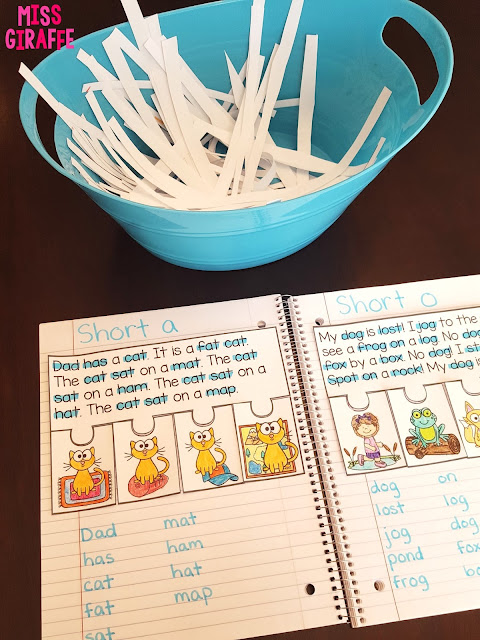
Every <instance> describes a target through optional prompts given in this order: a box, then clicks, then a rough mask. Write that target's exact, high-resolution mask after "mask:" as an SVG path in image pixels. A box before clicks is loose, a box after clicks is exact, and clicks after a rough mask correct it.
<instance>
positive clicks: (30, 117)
mask: <svg viewBox="0 0 480 640" xmlns="http://www.w3.org/2000/svg"><path fill="white" fill-rule="evenodd" d="M37 99H38V93H37V92H36V91H35V89H34V88H33V87H32V86H31V85H29V84H28V82H25V83H24V85H23V88H22V92H21V94H20V102H19V111H20V120H21V121H22V125H23V128H24V129H25V133H26V134H27V136H28V139H29V140H30V142H31V143H32V144H33V146H34V147H35V149H36V150H37V151H38V152H39V153H40V154H41V155H42V156H43V157H44V158H45V160H46V161H47V162H48V163H49V164H51V165H52V167H53V168H54V169H56V170H57V171H58V172H59V173H62V174H63V175H64V176H66V177H67V178H70V179H71V180H75V181H77V179H76V177H75V176H74V175H72V174H71V173H68V171H67V170H66V169H64V167H62V165H61V164H59V163H58V162H57V161H56V160H54V159H53V158H52V156H51V155H50V154H49V153H48V151H47V150H46V149H45V147H44V146H43V142H42V140H41V138H40V136H39V134H38V129H37V118H36V107H37Z"/></svg>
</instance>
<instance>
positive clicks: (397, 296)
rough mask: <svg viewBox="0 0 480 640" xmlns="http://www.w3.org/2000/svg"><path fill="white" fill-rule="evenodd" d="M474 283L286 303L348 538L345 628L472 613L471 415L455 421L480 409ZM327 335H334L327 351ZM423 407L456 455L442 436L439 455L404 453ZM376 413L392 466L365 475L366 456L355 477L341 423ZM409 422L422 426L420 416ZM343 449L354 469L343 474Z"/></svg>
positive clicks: (474, 503) (349, 431)
mask: <svg viewBox="0 0 480 640" xmlns="http://www.w3.org/2000/svg"><path fill="white" fill-rule="evenodd" d="M479 285H480V276H471V277H465V278H452V279H449V280H439V281H429V282H418V283H411V284H404V285H399V286H388V287H377V288H371V289H361V290H353V291H341V292H336V293H327V294H318V295H311V296H300V297H299V298H295V299H294V305H295V307H296V313H297V322H298V323H300V324H301V325H302V327H303V331H304V344H305V351H308V357H309V358H310V364H311V368H310V370H309V376H311V377H312V379H314V380H315V385H316V387H317V390H318V396H317V400H318V407H320V408H321V410H320V414H321V418H320V419H318V420H319V422H322V423H323V424H322V426H321V427H319V428H320V429H321V430H322V433H323V435H324V437H325V438H326V443H327V445H328V456H329V459H330V462H331V467H332V477H333V476H334V478H335V480H334V482H335V485H336V496H337V500H338V503H339V504H338V505H337V506H338V509H339V510H340V511H341V517H342V519H343V521H344V525H345V535H346V536H347V538H348V545H349V552H350V555H351V566H350V567H349V569H350V573H351V575H350V580H351V581H352V582H355V583H356V584H355V585H354V588H355V589H356V590H357V592H358V603H356V610H355V612H353V611H352V622H353V624H354V625H355V626H361V625H364V624H367V625H373V624H380V623H383V622H390V621H393V620H405V619H410V618H417V617H424V616H429V615H439V614H443V613H449V612H454V611H464V610H468V609H475V608H477V607H478V606H479V605H480V583H479V580H480V575H479V572H480V569H479V568H478V567H479V566H480V556H479V555H478V552H480V547H479V546H478V542H479V535H480V530H479V526H478V525H479V524H480V502H479V500H478V497H477V495H476V488H475V487H476V480H477V478H478V476H479V470H478V456H479V453H480V448H479V446H478V444H480V441H478V440H477V442H478V444H476V442H475V422H474V420H475V412H473V413H471V414H470V416H471V418H473V419H474V420H472V421H471V422H472V424H473V427H472V424H467V423H466V421H465V418H466V416H467V413H468V411H466V403H467V404H469V405H470V406H471V409H472V410H475V409H480V401H479V398H480V395H478V394H480V379H479V369H478V366H479V362H480V361H479V356H478V350H479V349H480V339H479V338H480V332H479V329H480V295H479V291H480V287H479ZM398 326H400V327H402V326H403V330H402V331H399V330H398V329H396V327H398ZM368 329H370V332H368ZM372 329H373V331H372ZM387 329H388V331H387ZM327 333H330V336H333V335H335V336H336V337H337V340H336V343H335V344H334V343H333V339H332V340H330V339H329V338H326V334H327ZM369 334H370V335H369ZM320 335H321V336H322V338H323V339H320ZM402 340H403V341H404V343H405V346H403V345H402V344H401V341H402ZM351 345H353V348H350V350H348V347H349V346H351ZM368 345H370V347H369V348H368ZM383 345H384V346H383ZM338 348H340V349H341V350H342V352H341V353H339V352H337V349H338ZM409 354H410V355H409ZM419 354H420V355H419ZM402 355H403V360H401V359H400V356H402ZM381 358H383V361H381V360H380V359H381ZM353 361H355V363H354V362H353ZM361 361H363V362H364V365H365V366H364V368H362V367H361V365H360V364H358V363H359V362H361ZM342 362H345V363H346V366H342V364H341V363H342ZM352 364H353V365H354V366H352ZM355 364H357V366H355ZM383 371H385V372H386V373H384V374H383V377H382V372H383ZM375 372H376V374H377V376H378V377H377V378H375V377H374V376H373V375H372V374H374V373H375ZM356 375H357V376H358V380H355V376H356ZM329 377H330V382H329V380H328V379H329ZM364 377H365V378H367V379H366V380H364V379H363V378H364ZM341 378H343V379H344V381H340V379H341ZM335 380H337V382H335ZM347 380H348V381H347ZM363 394H365V396H364V395H363ZM382 399H383V400H384V402H385V403H386V411H385V409H384V407H383V404H382V402H381V401H382ZM349 400H350V404H349V402H348V401H349ZM373 407H375V409H374V408H373ZM332 409H333V411H332ZM424 409H427V413H428V411H429V410H430V411H431V413H432V414H433V415H434V416H436V423H437V424H436V426H438V427H440V426H441V424H444V425H445V429H444V432H443V433H444V434H449V440H450V442H452V444H453V442H454V441H453V438H455V439H456V440H458V444H459V446H458V451H457V450H456V449H455V448H454V450H455V452H452V451H451V450H448V451H447V452H445V451H444V450H445V449H446V448H447V445H446V443H445V442H444V441H442V440H441V436H440V443H439V445H440V446H439V447H437V449H442V452H441V453H434V450H435V448H436V447H435V442H431V443H430V442H427V446H426V447H425V448H424V447H422V443H421V442H419V443H418V444H417V445H415V447H414V450H412V453H409V452H408V451H407V448H406V444H405V442H406V440H407V438H414V437H415V436H412V434H411V432H410V429H412V430H413V431H415V425H414V424H413V422H412V421H411V419H412V417H413V419H414V420H415V417H414V416H413V414H414V412H415V411H416V412H418V413H419V414H422V413H423V410H424ZM375 411H376V412H377V413H378V416H381V419H380V421H379V422H380V428H379V431H378V434H377V436H376V438H377V439H378V441H380V442H382V444H387V440H384V435H383V434H384V432H386V433H387V434H389V428H390V427H389V420H390V418H389V416H390V417H391V419H392V422H393V427H394V429H395V430H396V438H392V437H390V435H386V436H385V437H386V438H390V439H389V440H388V442H389V445H388V444H387V446H389V448H390V450H391V449H392V444H393V442H397V445H398V446H397V449H396V453H397V454H398V456H399V457H400V460H398V461H397V462H396V463H395V464H393V465H391V466H390V464H388V465H387V466H386V467H384V468H375V466H373V468H369V465H371V461H368V460H366V459H365V460H364V465H363V468H362V467H360V466H359V465H358V454H359V453H360V455H364V450H363V447H364V443H363V438H360V437H358V436H357V435H356V434H355V432H354V431H353V428H352V419H353V418H355V416H357V418H358V417H359V416H364V415H366V414H367V413H372V414H375ZM382 411H383V412H384V413H383V414H382V413H381V412H382ZM334 412H335V414H336V415H335V419H334ZM415 415H417V414H415ZM420 420H426V424H428V416H427V418H425V417H424V416H423V415H421V418H420ZM420 420H418V421H417V422H418V424H420ZM360 421H361V422H362V419H360ZM363 422H364V423H366V422H368V420H363ZM427 435H428V434H427ZM354 447H356V448H357V452H356V453H355V456H354V458H355V463H356V464H355V466H354V467H353V468H350V469H349V464H350V465H351V462H352V452H353V448H354ZM345 449H347V452H348V454H349V455H347V453H346V452H345ZM417 450H419V451H418V452H417ZM425 451H428V453H425ZM380 452H381V457H382V458H383V459H385V460H386V459H387V457H388V456H390V453H389V452H388V451H386V450H385V449H384V448H380ZM415 452H417V455H418V456H419V457H420V459H419V458H417V457H416V455H415ZM421 456H423V457H421ZM388 462H390V461H388ZM399 462H400V465H398V463H399ZM401 465H405V466H401ZM377 589H378V590H377Z"/></svg>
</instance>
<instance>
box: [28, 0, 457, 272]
mask: <svg viewBox="0 0 480 640" xmlns="http://www.w3.org/2000/svg"><path fill="white" fill-rule="evenodd" d="M289 6H290V0H267V3H266V20H265V28H264V35H263V45H262V52H263V53H266V54H267V55H268V54H269V52H270V51H271V50H272V48H273V45H274V43H276V42H279V38H280V36H281V33H282V30H283V25H284V22H285V18H286V15H287V13H288V9H289ZM250 7H251V1H250V0H223V1H221V2H214V3H211V4H206V5H201V6H198V7H190V8H186V9H181V10H177V11H172V12H169V13H165V14H162V16H161V26H162V31H163V33H164V34H165V35H166V36H172V35H178V39H179V46H180V52H181V54H182V55H183V56H184V58H185V59H186V61H187V62H188V63H189V64H190V66H191V67H192V69H193V70H194V71H195V73H196V74H197V75H198V76H199V77H200V79H201V80H202V81H203V82H204V83H205V84H206V86H208V87H211V88H215V89H219V90H224V91H227V90H229V81H228V72H227V68H226V65H225V63H224V54H223V52H224V50H226V51H227V52H228V54H229V55H230V57H231V59H232V61H233V63H234V64H235V65H236V66H237V68H239V67H240V66H241V65H242V64H243V62H244V61H245V58H246V55H247V46H248V32H249V24H250ZM392 17H400V18H403V19H405V20H406V21H407V22H408V23H409V24H410V25H411V26H412V27H413V28H414V29H416V30H417V31H418V33H419V34H420V35H421V36H422V37H423V38H424V40H425V41H426V43H427V44H428V46H429V48H430V49H431V51H432V54H433V56H434V58H435V61H436V65H437V70H438V75H439V80H438V83H437V86H436V88H435V90H434V91H433V93H432V95H431V96H430V98H429V99H428V100H427V101H426V102H425V103H424V104H422V105H421V104H420V100H419V95H418V89H417V86H416V84H415V80H414V78H413V77H412V75H411V73H410V71H409V69H408V68H407V66H406V65H405V64H404V62H403V61H402V60H401V59H400V58H399V57H398V56H397V55H396V54H395V53H394V52H393V51H392V50H391V49H389V48H388V47H387V46H386V45H385V43H384V42H383V39H382V33H383V29H384V27H385V25H386V23H387V22H388V21H389V19H390V18H392ZM112 28H113V27H112ZM112 28H110V29H105V30H103V31H98V32H96V33H92V34H90V35H88V36H85V37H84V38H81V39H79V40H77V41H76V42H75V49H74V50H71V49H65V48H64V49H62V50H60V51H57V52H55V53H53V54H52V55H50V56H48V57H47V58H46V59H45V60H43V62H41V63H40V64H39V65H38V66H37V67H36V68H35V74H36V75H37V76H38V77H39V78H40V79H41V80H42V82H43V83H44V84H45V86H46V87H47V88H48V89H49V90H50V91H51V92H52V93H53V95H54V96H55V97H56V98H57V99H58V100H60V101H61V102H63V103H64V104H66V105H67V106H68V107H70V108H71V109H73V110H75V111H76V112H77V113H84V114H85V115H86V117H88V118H90V119H91V121H92V122H96V121H95V118H94V116H93V114H92V113H91V111H90V108H89V106H88V103H87V102H86V100H85V97H84V95H83V94H82V91H81V89H82V85H83V84H84V83H85V82H89V81H91V80H93V77H92V76H91V74H90V72H89V71H88V69H87V68H86V67H85V66H84V65H83V64H82V63H80V62H79V61H78V60H77V59H76V53H77V51H78V49H79V48H83V49H85V50H86V51H87V53H90V54H93V55H95V57H96V58H97V59H98V60H99V61H100V62H101V63H102V64H103V65H104V66H106V67H107V68H109V69H112V67H111V65H110V63H109V60H108V58H107V56H106V54H105V51H104V49H103V47H102V41H103V40H104V39H105V38H106V37H107V36H108V35H109V33H110V32H111V30H112ZM119 28H120V30H121V31H123V32H124V33H125V34H126V35H127V36H128V37H129V38H130V39H131V40H132V41H134V39H133V35H132V33H131V30H130V26H129V25H128V24H123V25H121V26H120V27H119ZM310 33H314V34H316V33H318V34H319V64H318V81H317V105H316V110H315V116H314V126H313V135H312V141H313V145H314V148H315V150H316V154H317V155H322V156H323V157H326V158H330V159H333V160H336V161H338V160H340V158H341V157H342V156H343V155H344V153H345V152H346V151H347V149H348V148H349V146H350V144H351V143H352V142H353V140H354V139H355V138H356V136H357V134H358V132H359V130H360V128H361V126H362V125H363V123H364V121H365V119H366V117H367V116H368V114H369V112H370V110H371V108H372V106H373V104H374V102H375V100H376V99H377V97H378V95H379V94H380V92H381V90H382V88H383V87H384V86H387V87H388V88H389V89H391V90H392V92H393V94H392V97H391V98H390V100H389V102H388V104H387V107H386V109H385V111H384V112H383V114H382V116H381V118H380V120H379V121H378V122H377V124H376V126H375V128H374V130H373V131H372V133H371V134H370V136H369V138H368V140H367V142H366V144H365V145H364V147H363V149H362V150H361V152H360V153H359V154H358V155H357V158H356V159H355V164H357V163H360V162H366V161H367V160H368V158H369V157H370V155H371V154H372V153H373V150H374V148H375V146H376V144H377V142H378V140H379V138H380V137H381V136H384V137H385V138H386V139H387V142H386V144H385V145H384V147H383V149H382V151H381V153H380V155H379V158H378V160H377V162H376V164H375V165H374V166H373V167H371V168H369V169H367V170H366V171H364V172H363V173H361V174H358V175H357V176H354V177H352V178H349V179H348V180H346V181H345V182H343V183H341V184H338V185H336V186H333V187H329V188H327V189H324V190H323V191H320V192H319V193H316V194H312V195H308V196H304V197H301V198H296V199H294V200H290V201H287V202H281V203H275V204H271V205H268V206H264V207H256V208H254V209H243V210H238V211H225V212H224V211H220V212H217V211H215V212H208V211H205V212H203V211H202V212H191V211H170V210H165V209H162V208H159V207H151V206H145V205H141V204H135V203H132V202H128V201H124V200H121V199H120V198H118V197H116V196H113V195H108V194H106V193H104V192H102V191H100V190H99V189H96V188H93V187H91V186H89V185H88V184H87V183H86V182H85V181H84V180H83V178H82V177H81V176H80V175H79V174H78V172H77V171H76V169H74V168H73V167H72V165H71V162H70V158H71V152H70V151H69V149H68V147H67V146H66V139H67V138H68V137H70V131H69V129H68V127H67V126H66V125H65V124H64V123H63V122H62V121H61V120H60V119H59V118H57V121H56V126H55V144H56V148H57V152H58V155H59V158H60V162H61V163H62V166H61V165H60V164H58V163H57V162H56V161H55V160H53V159H52V158H51V157H50V156H49V155H48V153H47V152H46V150H45V148H44V146H43V144H42V142H41V140H40V137H39V135H38V131H37V126H36V102H37V97H38V95H37V93H36V91H35V90H34V89H33V88H32V87H31V86H30V85H28V84H25V85H24V87H23V90H22V93H21V96H20V116H21V119H22V123H23V126H24V128H25V131H26V133H27V135H28V137H29V138H30V140H31V141H32V143H33V145H34V146H35V148H36V149H37V150H38V151H39V152H40V153H41V155H42V156H43V157H44V158H45V159H46V160H47V161H48V162H49V163H50V164H51V165H52V166H53V167H55V169H57V170H58V171H59V172H60V173H62V174H63V175H65V176H67V177H68V178H70V179H71V180H73V181H74V182H76V183H77V184H78V185H79V186H80V187H81V188H82V189H83V190H84V191H85V192H86V193H87V194H88V195H89V196H90V197H91V198H92V199H93V200H94V201H95V202H96V203H97V204H98V205H99V206H100V207H101V208H102V209H104V210H105V211H106V212H107V213H109V214H110V215H111V216H112V218H114V219H115V220H116V221H117V222H118V223H119V224H120V225H121V226H122V227H123V228H124V229H125V231H127V233H129V234H130V235H131V236H132V237H133V238H134V239H135V240H136V241H137V242H139V243H140V244H141V245H142V246H143V247H145V248H146V249H147V250H148V251H150V252H151V253H153V254H154V255H156V256H158V257H160V258H162V259H163V260H166V261H167V262H171V263H173V264H177V265H181V266H183V267H189V268H191V269H203V270H231V269H244V268H247V267H254V266H257V265H261V264H266V263H268V262H273V261H275V260H279V259H280V258H283V257H285V256H287V255H290V254H292V253H294V252H295V251H298V250H299V249H301V248H303V247H305V246H306V245H308V244H309V243H311V242H312V241H313V240H315V239H316V238H317V237H318V236H319V235H320V234H322V233H323V232H324V231H325V230H326V229H327V228H328V227H329V226H330V225H331V224H332V223H333V222H334V221H335V220H336V219H337V218H338V217H339V216H340V215H341V214H342V213H343V212H344V211H345V209H346V208H347V207H348V205H349V204H350V203H351V202H352V200H353V199H354V198H355V197H356V196H357V195H358V194H359V193H360V192H361V191H362V190H363V189H364V188H365V187H366V186H367V184H368V183H369V182H371V181H372V180H373V179H374V178H375V176H377V175H378V173H379V172H380V171H381V170H382V169H383V168H384V167H385V166H386V164H387V162H388V161H389V160H391V158H393V156H394V155H395V154H396V153H398V151H400V149H401V148H402V147H404V146H405V145H406V144H408V142H410V140H412V138H413V137H414V136H416V135H417V134H418V133H419V131H420V130H421V129H423V127H424V126H425V125H426V124H427V122H428V121H429V120H430V118H431V117H432V116H433V114H434V113H435V111H436V110H437V108H438V106H439V105H440V103H441V101H442V99H443V97H444V96H445V93H446V91H447V89H448V86H449V83H450V79H451V75H452V69H453V52H452V46H451V43H450V39H449V37H448V34H447V32H446V31H445V29H444V28H443V26H442V25H441V24H440V23H439V22H438V20H436V19H435V18H434V17H433V16H432V15H431V14H430V13H428V12H427V11H425V10H424V9H423V8H421V7H419V6H418V5H415V4H413V3H412V2H409V1H408V0H305V5H304V10H303V15H302V19H301V22H300V27H299V31H298V37H297V41H296V44H295V46H294V49H293V52H292V57H291V60H290V62H289V65H288V67H287V72H286V75H285V81H284V84H283V87H282V92H281V95H280V97H281V98H282V97H283V98H292V97H295V96H298V95H299V90H300V80H301V68H302V62H303V49H304V43H305V35H306V34H310ZM296 123H297V110H296V109H282V110H280V111H279V112H278V114H277V116H276V117H275V119H274V120H273V124H272V135H273V137H274V138H275V140H276V141H277V143H278V144H280V145H282V146H291V148H295V147H294V145H295V143H296V126H297V125H296Z"/></svg>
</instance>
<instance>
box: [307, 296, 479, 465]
mask: <svg viewBox="0 0 480 640" xmlns="http://www.w3.org/2000/svg"><path fill="white" fill-rule="evenodd" d="M479 321H480V309H479V308H470V309H461V310H453V311H445V312H440V313H428V314H419V315H412V316H403V317H399V318H387V319H383V318H382V319H379V320H376V321H369V322H357V323H352V324H348V325H339V326H330V327H322V328H316V329H315V337H316V342H317V348H318V352H319V356H320V363H321V370H322V374H323V379H324V383H325V387H326V390H327V394H328V396H329V398H330V403H331V407H332V412H333V415H334V419H335V425H336V429H337V433H338V437H339V440H340V444H341V446H342V455H343V459H344V463H345V467H346V471H347V473H352V471H358V472H366V471H377V470H392V469H393V468H394V467H395V468H396V467H397V466H398V464H399V462H400V460H402V459H403V460H404V461H405V462H406V464H407V465H408V466H419V465H429V464H437V463H440V462H447V461H453V460H459V459H460V458H463V457H465V456H469V455H470V456H472V457H474V456H475V455H476V452H477V450H478V446H477V444H478V445H480V436H478V435H476V434H477V430H476V420H478V419H479V418H478V417H477V416H476V412H477V405H478V404H479V403H478V401H477V397H478V395H476V394H479V393H480V375H479V374H480V369H479V367H480V357H479V356H478V352H479V351H480V341H479V339H478V337H479V335H480V331H479V329H477V328H476V327H478V326H479V324H478V323H479ZM477 343H478V344H477ZM444 383H447V384H444ZM385 392H386V395H385ZM379 397H384V400H388V403H387V405H385V406H384V408H383V409H382V410H381V411H380V409H379V410H377V409H376V408H375V406H374V402H373V401H374V399H376V398H379ZM380 414H381V417H380ZM479 415H480V412H479ZM387 424H391V425H394V426H395V429H396V432H397V436H398V438H397V441H396V445H395V451H393V450H392V445H391V444H388V443H387V444H386V446H385V445H384V444H383V438H382V433H383V432H385V427H384V425H387ZM352 431H353V433H354V434H355V435H356V436H357V437H359V438H363V443H361V445H360V444H359V443H358V441H356V440H355V439H354V438H353V435H352ZM392 433H393V432H392ZM347 442H348V445H347V444H346V443H347ZM354 442H356V444H357V446H356V447H354V444H353V443H354ZM354 449H355V451H354ZM363 449H365V451H363ZM398 456H400V457H399V458H398V460H397V459H396V458H397V457H398Z"/></svg>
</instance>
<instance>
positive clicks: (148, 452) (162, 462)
mask: <svg viewBox="0 0 480 640" xmlns="http://www.w3.org/2000/svg"><path fill="white" fill-rule="evenodd" d="M152 420H153V426H152V425H150V427H151V428H150V430H149V431H148V432H147V433H142V432H141V431H139V426H138V425H137V424H136V423H135V421H132V420H125V421H123V422H115V423H114V424H113V433H114V440H115V470H116V476H117V492H118V501H119V502H139V501H141V500H150V499H154V498H162V496H169V495H172V494H174V493H179V492H180V477H179V475H180V474H179V470H178V462H177V451H176V442H175V431H174V427H173V417H172V416H156V417H154V418H153V419H152Z"/></svg>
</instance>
